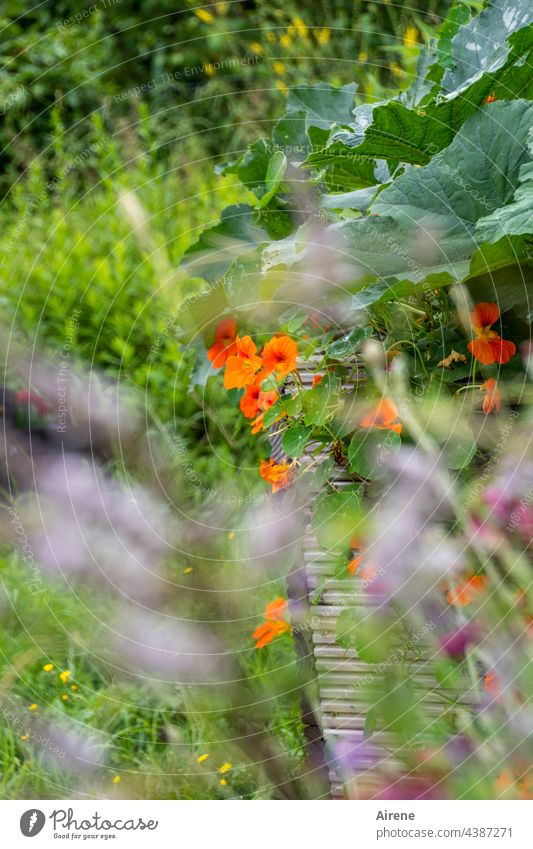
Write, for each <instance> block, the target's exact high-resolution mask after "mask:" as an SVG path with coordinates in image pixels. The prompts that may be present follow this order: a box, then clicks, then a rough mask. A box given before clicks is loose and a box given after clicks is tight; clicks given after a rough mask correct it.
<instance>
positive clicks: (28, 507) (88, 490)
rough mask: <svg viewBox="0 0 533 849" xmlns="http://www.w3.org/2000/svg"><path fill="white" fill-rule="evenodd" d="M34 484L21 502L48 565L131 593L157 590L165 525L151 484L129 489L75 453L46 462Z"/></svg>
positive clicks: (146, 595)
mask: <svg viewBox="0 0 533 849" xmlns="http://www.w3.org/2000/svg"><path fill="white" fill-rule="evenodd" d="M36 486H37V492H36V493H35V494H34V495H33V496H31V497H29V498H25V499H24V500H23V501H22V502H21V503H20V505H19V506H18V508H17V509H18V513H19V515H20V517H21V520H22V521H23V522H24V524H25V527H27V529H28V535H29V537H30V539H31V540H32V546H33V550H34V553H35V555H36V557H37V558H38V560H39V563H40V564H41V565H42V567H43V569H44V570H45V571H46V572H48V573H49V574H52V575H57V574H66V575H69V574H74V575H78V576H80V577H83V578H84V579H85V580H88V581H89V582H91V583H99V584H102V583H103V584H105V585H107V588H108V589H113V590H115V591H116V592H118V593H119V594H121V595H123V596H126V597H127V598H130V599H136V600H145V601H146V600H149V599H153V598H154V597H155V595H156V593H157V582H158V578H159V572H160V567H161V563H162V559H163V556H164V552H165V545H166V531H165V522H164V515H163V512H162V511H161V509H160V508H159V507H158V505H157V504H156V502H155V501H154V499H153V498H151V497H150V496H149V495H148V493H147V492H146V491H145V490H143V489H141V488H140V487H137V488H135V489H130V490H129V491H128V490H126V489H125V488H124V487H122V486H120V485H119V484H118V483H116V482H114V481H110V480H109V479H108V478H106V477H105V476H104V475H103V473H102V471H101V470H100V469H99V468H98V467H97V466H93V467H91V466H90V465H89V464H88V463H87V462H86V461H84V460H83V458H81V457H80V456H79V455H72V454H71V455H65V456H64V457H63V458H54V459H51V460H50V461H49V462H48V463H47V464H46V465H44V464H43V465H42V466H41V467H40V469H39V472H38V477H37V481H36Z"/></svg>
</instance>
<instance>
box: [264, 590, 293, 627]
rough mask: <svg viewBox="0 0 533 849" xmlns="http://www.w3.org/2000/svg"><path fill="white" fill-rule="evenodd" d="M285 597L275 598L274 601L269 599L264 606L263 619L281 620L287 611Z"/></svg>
mask: <svg viewBox="0 0 533 849" xmlns="http://www.w3.org/2000/svg"><path fill="white" fill-rule="evenodd" d="M288 607H289V605H288V604H287V599H285V598H283V596H279V597H278V598H275V599H274V601H269V603H268V604H267V606H266V607H265V619H273V620H274V621H278V620H280V621H281V620H283V619H284V617H285V614H286V612H287V608H288Z"/></svg>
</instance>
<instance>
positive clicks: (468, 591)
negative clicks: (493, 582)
mask: <svg viewBox="0 0 533 849" xmlns="http://www.w3.org/2000/svg"><path fill="white" fill-rule="evenodd" d="M486 586H487V579H486V578H485V576H484V575H472V577H471V578H468V579H467V580H466V581H463V582H462V583H460V584H458V585H457V586H456V587H454V588H453V589H451V590H449V591H448V594H447V596H446V598H447V599H448V603H449V604H454V605H456V607H467V605H469V604H472V602H473V601H475V600H476V598H477V596H478V595H479V593H481V592H483V590H484V589H485V587H486Z"/></svg>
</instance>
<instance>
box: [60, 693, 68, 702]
mask: <svg viewBox="0 0 533 849" xmlns="http://www.w3.org/2000/svg"><path fill="white" fill-rule="evenodd" d="M61 698H62V699H63V701H64V702H68V696H67V694H66V693H61Z"/></svg>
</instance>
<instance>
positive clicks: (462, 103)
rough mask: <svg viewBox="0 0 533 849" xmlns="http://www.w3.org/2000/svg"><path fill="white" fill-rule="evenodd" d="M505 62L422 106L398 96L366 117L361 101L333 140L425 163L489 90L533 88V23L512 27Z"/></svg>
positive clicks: (500, 93)
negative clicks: (344, 129)
mask: <svg viewBox="0 0 533 849" xmlns="http://www.w3.org/2000/svg"><path fill="white" fill-rule="evenodd" d="M511 41H512V45H513V47H512V49H511V50H510V52H509V55H508V58H507V62H506V63H505V64H504V65H503V66H502V67H501V68H499V69H498V71H497V72H496V71H492V72H491V73H487V74H484V75H483V76H482V77H481V78H480V79H479V80H476V81H475V82H474V83H472V85H471V86H469V88H468V89H466V90H465V91H461V92H453V94H452V95H450V96H448V97H446V98H442V97H441V98H440V99H439V100H438V102H430V103H429V104H428V105H427V106H424V108H423V109H415V108H409V107H408V106H407V105H406V104H405V103H403V102H402V101H401V100H391V101H389V102H388V103H385V104H381V105H377V106H375V107H374V108H373V111H372V120H371V122H370V123H369V121H368V107H366V106H365V107H362V109H363V110H364V111H363V112H362V117H361V122H360V124H358V119H357V116H358V113H359V111H360V110H356V121H355V123H354V124H353V127H354V130H353V132H341V133H338V134H336V135H335V136H334V139H335V141H336V143H337V144H339V143H341V144H344V145H346V146H347V147H349V148H352V149H353V150H354V151H356V152H357V153H358V154H359V155H361V156H363V155H364V156H368V157H375V158H382V159H387V160H399V161H401V162H409V163H411V164H413V165H426V164H427V163H428V162H429V161H430V160H431V157H432V156H434V154H435V153H437V152H438V151H440V150H443V149H444V148H445V147H447V146H448V145H449V144H451V142H452V140H453V138H454V136H455V135H456V133H457V132H458V130H459V129H460V127H461V126H462V125H463V124H464V122H465V121H466V120H467V118H469V117H470V116H471V115H472V114H473V113H474V112H476V110H477V109H478V108H479V107H480V106H481V105H482V104H483V102H484V100H485V99H486V97H487V95H488V94H489V93H494V95H495V96H496V97H497V99H506V100H508V99H510V98H511V97H512V96H524V97H528V96H530V95H531V94H532V93H533V77H532V74H531V65H532V63H533V27H528V28H526V29H525V30H524V31H522V32H519V33H516V35H515V36H514V38H513V39H511Z"/></svg>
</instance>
